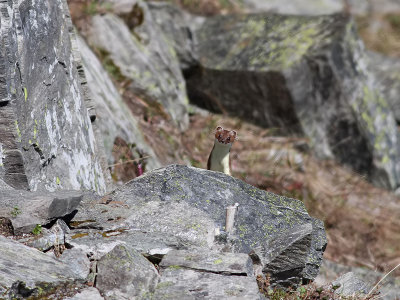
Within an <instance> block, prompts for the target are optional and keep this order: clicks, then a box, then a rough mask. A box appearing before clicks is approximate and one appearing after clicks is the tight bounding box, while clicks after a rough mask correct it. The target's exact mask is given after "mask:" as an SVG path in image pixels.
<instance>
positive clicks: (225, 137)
mask: <svg viewBox="0 0 400 300" xmlns="http://www.w3.org/2000/svg"><path fill="white" fill-rule="evenodd" d="M235 139H236V131H234V130H224V129H223V128H222V127H220V126H218V127H217V129H216V132H215V141H214V147H213V148H212V150H211V153H210V156H209V157H208V162H207V169H208V170H213V171H218V172H223V173H225V174H228V175H231V161H230V159H229V153H230V151H231V147H232V144H233V142H234V141H235Z"/></svg>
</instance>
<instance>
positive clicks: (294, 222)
mask: <svg viewBox="0 0 400 300" xmlns="http://www.w3.org/2000/svg"><path fill="white" fill-rule="evenodd" d="M102 201H103V202H102V203H98V204H94V203H93V202H89V203H82V205H83V207H82V208H81V209H80V211H79V212H78V214H77V215H76V216H75V217H74V221H75V222H77V223H78V224H80V225H78V228H79V227H81V228H82V229H80V230H79V231H77V232H76V233H79V234H78V235H76V236H75V238H73V240H72V241H71V244H72V245H73V246H75V247H79V248H82V249H91V250H90V251H91V252H92V253H99V254H98V255H99V256H101V251H102V250H101V249H103V248H104V247H103V248H101V247H100V248H99V247H98V243H99V242H100V240H102V238H101V234H103V235H105V236H107V240H106V241H104V242H101V243H106V244H107V245H108V246H107V247H108V248H109V247H113V245H114V246H115V243H120V241H124V243H128V244H129V245H131V246H132V247H133V248H134V249H136V250H138V251H141V252H142V253H144V254H146V255H147V256H149V257H154V258H156V257H160V256H163V255H164V254H165V253H167V252H168V251H169V250H171V249H178V250H180V249H184V247H189V248H194V247H201V248H210V247H217V248H218V247H225V248H226V247H227V248H228V249H230V251H232V252H235V253H252V254H251V255H252V258H253V261H256V262H257V264H258V265H257V266H256V267H255V268H257V269H258V270H262V271H263V272H264V273H270V274H271V275H272V277H271V280H272V282H275V283H276V284H279V285H283V286H288V285H292V284H297V283H299V282H301V281H302V280H305V281H308V280H312V279H313V278H314V277H315V276H316V275H317V274H318V269H319V264H320V263H321V260H322V254H323V251H324V249H325V246H326V237H325V232H324V228H323V225H322V223H321V222H320V221H319V220H316V219H313V218H312V217H310V216H309V215H308V214H307V211H306V210H305V208H304V205H303V203H302V202H301V201H298V200H294V199H288V198H285V197H280V196H277V195H274V194H272V193H266V192H264V191H261V190H258V189H256V188H254V187H252V186H250V185H247V184H245V183H244V182H242V181H240V180H237V179H234V178H232V177H230V176H227V175H225V174H222V173H218V172H210V171H206V170H202V169H196V168H190V167H186V166H179V165H172V166H169V167H167V168H163V169H158V170H155V171H153V172H149V173H146V174H145V175H144V176H140V177H138V178H136V179H135V180H133V181H131V182H130V183H129V184H127V185H126V186H124V187H123V188H121V189H118V190H116V191H115V192H113V193H111V194H109V195H107V196H106V197H105V198H104V199H103V200H102ZM235 203H238V204H239V211H238V215H237V218H236V221H235V228H236V229H235V230H236V232H235V234H234V235H227V234H226V233H224V226H225V209H226V207H228V206H230V205H232V204H235ZM115 206H117V207H115ZM116 216H119V221H118V222H117V223H116V222H115V220H116ZM88 220H90V221H88ZM110 220H111V221H110ZM85 221H86V222H85ZM84 228H86V229H84ZM182 228H185V231H182ZM215 228H217V229H215ZM132 230H133V231H132ZM215 230H217V231H220V232H221V234H217V235H216V236H215V233H214V232H215ZM144 232H146V235H143V233H144ZM76 233H71V234H72V235H75V234H76ZM99 233H101V234H100V235H99ZM228 236H229V237H228ZM99 238H100V240H99ZM146 238H147V239H146ZM224 240H225V241H226V242H223V241H224ZM219 241H220V242H219ZM221 243H222V244H221ZM218 245H219V246H218Z"/></svg>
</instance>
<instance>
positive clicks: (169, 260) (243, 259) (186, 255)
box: [160, 249, 253, 277]
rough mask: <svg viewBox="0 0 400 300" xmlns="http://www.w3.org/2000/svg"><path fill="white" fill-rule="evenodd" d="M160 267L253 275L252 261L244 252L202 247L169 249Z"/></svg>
mask: <svg viewBox="0 0 400 300" xmlns="http://www.w3.org/2000/svg"><path fill="white" fill-rule="evenodd" d="M160 267H161V268H162V269H168V268H169V267H179V268H184V269H191V270H195V271H202V272H208V273H217V274H224V275H241V276H250V277H251V276H253V262H252V260H251V258H250V256H249V255H248V254H246V253H228V252H226V253H224V252H216V251H209V250H208V251H207V250H204V249H192V250H171V251H169V252H168V253H167V254H166V255H165V256H164V257H163V259H162V260H161V263H160Z"/></svg>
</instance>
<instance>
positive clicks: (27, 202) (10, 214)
mask: <svg viewBox="0 0 400 300" xmlns="http://www.w3.org/2000/svg"><path fill="white" fill-rule="evenodd" d="M81 200H82V193H80V192H77V191H59V192H57V193H48V192H26V191H15V190H1V192H0V217H3V218H8V219H10V220H11V223H12V226H13V229H14V233H15V234H21V233H29V232H31V231H32V230H33V229H34V228H35V226H36V225H38V224H39V225H45V224H47V223H49V222H50V221H52V220H56V219H57V218H61V217H64V216H66V215H68V214H70V213H72V212H73V211H74V210H75V209H76V208H77V207H78V205H79V203H80V202H81Z"/></svg>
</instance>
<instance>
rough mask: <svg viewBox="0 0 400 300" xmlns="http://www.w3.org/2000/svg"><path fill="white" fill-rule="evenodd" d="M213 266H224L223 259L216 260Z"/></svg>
mask: <svg viewBox="0 0 400 300" xmlns="http://www.w3.org/2000/svg"><path fill="white" fill-rule="evenodd" d="M213 264H214V265H219V264H222V259H220V258H218V259H216V260H214V261H213Z"/></svg>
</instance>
